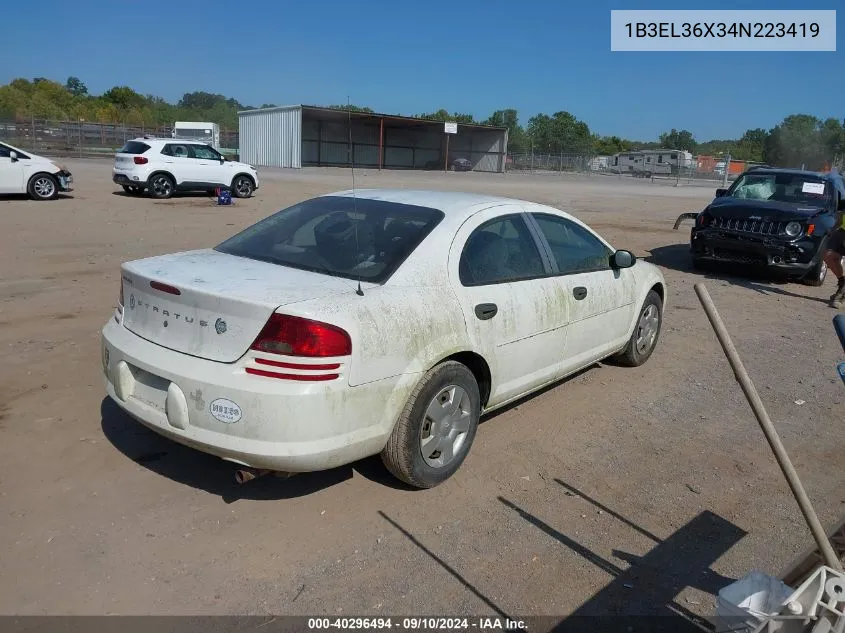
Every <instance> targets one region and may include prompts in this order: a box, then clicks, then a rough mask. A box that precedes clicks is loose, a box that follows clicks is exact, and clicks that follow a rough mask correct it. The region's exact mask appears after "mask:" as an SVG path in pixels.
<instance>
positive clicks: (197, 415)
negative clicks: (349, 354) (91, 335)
mask: <svg viewBox="0 0 845 633" xmlns="http://www.w3.org/2000/svg"><path fill="white" fill-rule="evenodd" d="M102 348H103V349H102V359H103V372H104V376H105V387H106V393H107V394H108V395H109V397H111V398H112V400H114V402H115V403H117V405H118V406H120V408H122V409H123V410H124V411H126V412H127V413H128V414H129V415H131V416H132V417H133V418H135V419H136V420H138V421H139V422H141V423H142V424H143V425H145V426H146V427H148V428H150V429H151V430H153V431H155V432H156V433H158V434H160V435H163V436H165V437H167V438H170V439H172V440H174V441H176V442H178V443H180V444H184V445H186V446H190V447H192V448H195V449H198V450H200V451H202V452H205V453H210V454H212V455H216V456H218V457H220V458H222V459H225V460H227V461H231V462H235V463H237V464H242V465H246V466H251V467H254V468H267V469H271V470H280V471H288V472H308V471H317V470H325V469H329V468H334V467H336V466H341V465H343V464H347V463H351V462H354V461H357V460H359V459H362V458H364V457H368V456H370V455H374V454H376V453H378V452H379V451H380V450H381V449H382V448H383V447H384V445H385V443H386V442H387V438H388V437H389V435H390V433H391V431H392V429H393V424H394V421H395V420H396V418H397V416H398V414H399V412H400V410H401V408H402V407H403V406H404V404H405V400H406V398H407V395H408V394H409V393H410V391H411V389H412V388H413V382H411V381H409V380H408V378H409V377H403V378H404V380H403V378H393V379H387V380H382V381H378V382H375V383H371V384H368V385H363V386H360V387H350V386H349V385H348V382H347V381H346V380H345V379H338V380H333V381H324V382H296V381H284V380H278V379H274V378H265V377H261V376H254V375H250V374H247V373H245V371H244V365H243V364H241V363H232V364H229V363H217V362H213V361H207V360H203V359H199V358H195V357H192V356H188V355H186V354H181V353H178V352H174V351H172V350H168V349H166V348H164V347H161V346H159V345H156V344H154V343H150V342H149V341H146V340H144V339H142V338H140V337H138V336H136V335H135V334H133V333H132V332H130V331H129V330H127V329H126V328H125V327H123V326H122V325H120V324H119V323H117V322H115V320H114V319H110V320H109V322H108V324H107V325H106V326H105V327H104V328H103V331H102ZM221 407H222V411H221ZM233 409H234V411H233ZM213 411H216V412H218V414H217V415H216V416H215V415H214V414H213ZM221 413H222V415H221ZM220 418H223V419H224V421H221V420H220Z"/></svg>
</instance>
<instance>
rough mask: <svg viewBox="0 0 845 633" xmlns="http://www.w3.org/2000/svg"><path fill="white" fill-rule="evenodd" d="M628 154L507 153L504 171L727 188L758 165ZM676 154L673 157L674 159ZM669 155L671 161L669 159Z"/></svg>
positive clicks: (727, 159) (687, 156)
mask: <svg viewBox="0 0 845 633" xmlns="http://www.w3.org/2000/svg"><path fill="white" fill-rule="evenodd" d="M631 154H632V153H622V154H616V155H613V156H606V155H605V156H602V155H597V154H590V153H581V154H574V153H567V152H558V153H539V152H521V153H513V152H512V153H508V155H507V160H506V163H505V166H506V171H509V172H523V173H531V174H563V173H578V174H585V175H591V176H593V175H594V176H607V177H615V178H619V179H622V178H639V179H645V180H650V181H652V182H666V183H674V184H676V185H702V186H708V187H719V186H723V185H728V184H729V183H731V182H732V181H733V180H734V179H735V178H736V177H737V176H738V175H739V174H741V173H742V172H743V171H745V170H746V169H749V168H751V167H753V166H754V165H757V164H759V163H755V162H750V161H740V160H733V159H731V157H730V156H708V155H700V156H696V155H691V154H684V153H682V152H674V151H664V152H663V154H664V155H665V156H666V159H665V161H664V160H663V159H660V160H661V162H659V163H658V158H659V157H660V154H659V153H655V156H654V157H653V160H652V161H651V162H648V161H649V156H648V154H646V155H645V156H644V157H642V159H641V162H632V161H625V160H621V159H622V158H623V157H626V156H630V155H631ZM676 154H677V157H676ZM670 156H671V158H669V157H670Z"/></svg>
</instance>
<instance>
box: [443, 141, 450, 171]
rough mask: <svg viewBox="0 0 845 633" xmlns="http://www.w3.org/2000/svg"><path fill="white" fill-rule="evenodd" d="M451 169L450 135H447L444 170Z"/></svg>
mask: <svg viewBox="0 0 845 633" xmlns="http://www.w3.org/2000/svg"><path fill="white" fill-rule="evenodd" d="M447 171H449V135H448V134H447V135H446V157H445V158H444V159H443V172H444V173H445V172H447Z"/></svg>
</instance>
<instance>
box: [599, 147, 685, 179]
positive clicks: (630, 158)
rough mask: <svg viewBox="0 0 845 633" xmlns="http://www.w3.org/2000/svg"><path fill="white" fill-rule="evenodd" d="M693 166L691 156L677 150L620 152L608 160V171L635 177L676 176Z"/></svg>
mask: <svg viewBox="0 0 845 633" xmlns="http://www.w3.org/2000/svg"><path fill="white" fill-rule="evenodd" d="M692 165H693V158H692V154H690V153H689V152H685V151H683V150H677V149H644V150H637V151H633V152H620V153H619V154H614V155H613V156H612V157H611V159H610V165H609V167H608V169H609V171H611V172H613V173H615V174H633V175H635V176H646V177H649V176H652V175H654V176H659V175H668V174H676V173H678V171H679V170H685V169H689V168H690V167H692Z"/></svg>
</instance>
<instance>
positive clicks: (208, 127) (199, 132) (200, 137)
mask: <svg viewBox="0 0 845 633" xmlns="http://www.w3.org/2000/svg"><path fill="white" fill-rule="evenodd" d="M173 138H181V139H185V140H191V141H202V142H203V143H208V144H209V145H211V146H212V147H213V148H214V149H216V150H218V151H219V150H220V126H219V125H217V124H216V123H206V122H203V121H176V123H174V124H173Z"/></svg>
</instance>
